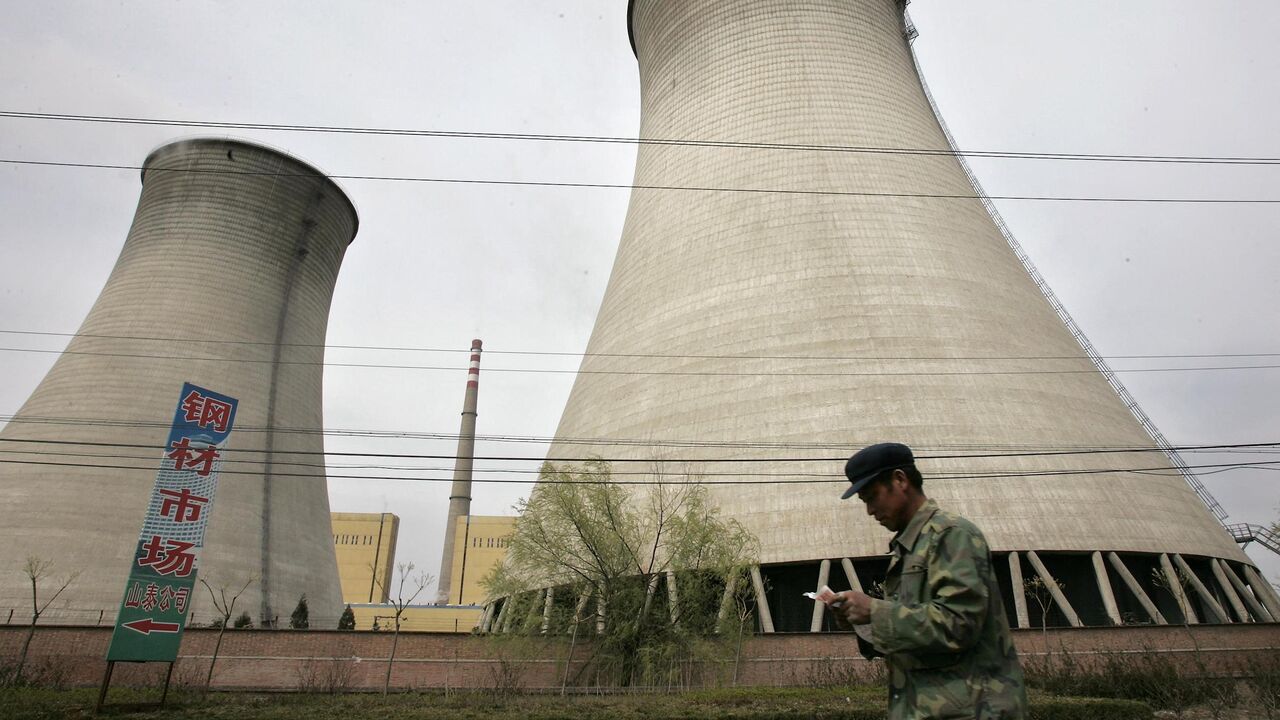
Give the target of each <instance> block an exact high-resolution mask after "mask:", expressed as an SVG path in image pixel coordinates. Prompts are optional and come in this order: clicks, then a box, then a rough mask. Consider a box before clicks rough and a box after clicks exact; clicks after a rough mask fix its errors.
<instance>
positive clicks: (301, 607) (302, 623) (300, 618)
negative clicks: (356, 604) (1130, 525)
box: [289, 594, 350, 630]
mask: <svg viewBox="0 0 1280 720" xmlns="http://www.w3.org/2000/svg"><path fill="white" fill-rule="evenodd" d="M348 607H350V606H348ZM307 614H308V612H307V596H306V595H305V594H303V596H302V597H300V598H298V606H297V607H295V608H294V609H293V614H292V615H290V616H289V627H291V628H293V629H294V630H306V629H307V627H308V626H309V625H310V624H311V623H310V622H309V621H308V619H307Z"/></svg>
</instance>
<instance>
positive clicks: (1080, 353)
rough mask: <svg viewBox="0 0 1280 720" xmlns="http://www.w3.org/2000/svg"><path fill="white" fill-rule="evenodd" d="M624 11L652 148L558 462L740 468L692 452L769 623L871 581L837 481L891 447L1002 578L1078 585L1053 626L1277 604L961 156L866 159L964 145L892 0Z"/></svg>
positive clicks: (629, 468) (867, 538)
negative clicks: (925, 78)
mask: <svg viewBox="0 0 1280 720" xmlns="http://www.w3.org/2000/svg"><path fill="white" fill-rule="evenodd" d="M630 23H631V31H632V41H633V44H634V48H635V51H636V55H637V58H638V60H639V68H640V84H641V99H642V117H641V127H640V136H641V137H642V138H643V139H645V140H648V141H651V142H646V143H643V144H641V146H640V147H639V150H638V158H637V165H636V173H635V184H636V185H637V186H638V187H637V189H635V190H634V191H633V192H632V197H631V204H630V208H629V210H628V213H627V218H626V224H625V226H624V229H623V233H622V239H621V242H620V245H619V247H618V253H617V257H616V260H615V262H614V266H613V273H612V276H611V277H610V279H609V284H608V287H607V290H606V291H605V296H604V299H603V302H602V305H601V307H600V311H599V316H598V317H597V319H596V324H595V328H594V331H593V333H592V335H591V340H590V342H589V345H588V348H587V356H586V357H585V359H584V360H583V362H582V365H581V369H580V374H579V375H578V377H577V380H576V382H575V384H574V387H573V391H572V394H571V395H570V398H569V401H568V404H567V407H566V409H565V411H564V415H563V417H562V419H561V422H560V426H559V429H558V431H557V438H558V439H559V441H560V442H559V443H558V444H557V445H555V446H553V449H552V451H551V454H550V457H551V458H552V459H553V460H554V459H557V458H561V459H563V458H578V457H583V456H584V455H586V454H588V453H592V452H593V453H595V454H598V455H600V456H602V457H605V458H613V459H627V458H630V459H635V460H640V461H649V460H652V459H654V458H657V459H663V460H668V461H670V463H669V464H668V465H667V468H668V470H669V471H671V472H679V471H682V470H683V468H684V467H685V463H684V461H685V460H688V459H693V460H705V459H726V460H732V461H734V462H723V463H701V462H693V463H689V464H688V466H689V467H692V468H694V469H695V470H700V471H701V472H703V473H704V479H705V480H707V481H723V480H740V481H742V482H743V483H751V482H755V483H759V484H735V485H711V486H710V487H711V492H712V494H713V496H714V498H715V500H716V501H717V502H718V504H719V506H720V507H721V508H722V510H723V512H724V513H725V514H726V515H728V516H731V517H734V518H737V519H739V520H740V521H742V522H743V523H745V524H746V525H747V527H748V528H749V529H751V530H752V531H754V533H755V534H756V535H757V536H758V538H759V540H760V543H761V547H762V552H763V556H762V558H761V561H762V566H763V567H762V570H763V579H764V581H765V582H764V583H757V584H758V585H761V586H763V587H767V588H768V589H767V590H766V591H764V592H762V593H759V598H758V599H759V600H760V602H761V603H762V604H766V605H767V609H769V610H771V611H772V612H771V618H770V617H769V615H770V613H766V612H763V611H762V613H761V615H762V616H763V617H762V622H761V624H762V625H763V626H764V627H765V629H766V630H767V629H769V628H770V627H771V626H776V628H777V629H778V630H784V629H789V630H808V629H811V628H812V629H818V627H819V625H820V623H821V615H820V614H817V613H814V612H813V604H812V602H811V601H806V600H804V599H803V598H801V597H800V594H799V593H800V592H801V591H802V590H811V589H813V588H814V587H816V586H817V585H820V584H822V582H829V583H830V585H831V586H832V587H834V588H836V589H841V588H848V587H850V585H851V584H855V583H856V584H861V585H867V584H869V583H870V582H872V581H874V579H875V577H876V574H877V573H878V572H879V573H882V572H883V569H884V566H885V552H886V551H887V541H888V539H889V535H888V533H887V532H886V531H884V530H883V529H882V528H880V527H879V526H878V525H876V524H875V523H874V522H873V521H872V520H871V519H870V518H868V517H867V516H866V515H865V514H864V508H863V505H862V504H861V503H860V502H858V501H857V500H851V501H847V502H841V501H840V500H839V499H838V498H839V494H840V492H841V491H842V490H843V489H844V488H845V487H847V484H846V483H845V481H844V479H843V476H842V475H841V470H842V468H843V458H845V457H847V456H848V455H849V454H850V453H851V452H852V451H854V450H856V449H857V448H859V447H861V446H863V445H866V444H869V443H873V442H881V441H900V442H905V443H908V444H910V445H912V446H913V447H914V448H915V449H916V451H917V455H918V456H920V458H921V459H920V462H919V465H920V467H921V469H922V471H923V472H924V474H925V477H926V483H925V489H926V491H927V492H928V493H929V494H930V495H931V496H932V497H935V498H937V499H938V500H939V501H940V502H941V504H942V505H943V506H945V507H948V508H950V509H954V510H956V511H958V512H960V513H963V514H964V515H966V516H968V517H969V518H971V519H973V520H974V521H975V522H976V523H977V524H978V525H979V526H980V527H981V528H983V529H984V530H985V532H986V534H987V537H988V539H989V540H990V542H991V544H992V546H993V549H994V550H995V551H997V553H998V558H999V566H1000V568H1001V572H1002V574H1003V582H1004V584H1005V587H1006V590H1007V591H1011V590H1012V589H1013V588H1014V587H1016V588H1017V589H1018V590H1021V588H1022V583H1023V581H1025V580H1030V579H1031V578H1034V577H1036V576H1040V577H1042V578H1045V579H1046V582H1050V581H1051V580H1052V581H1056V582H1057V583H1061V584H1064V585H1065V586H1066V590H1067V592H1066V595H1065V596H1064V598H1063V599H1062V601H1061V602H1056V601H1055V602H1052V603H1050V605H1051V607H1052V609H1051V610H1049V611H1048V615H1049V617H1048V620H1049V623H1050V624H1054V623H1055V622H1057V623H1061V624H1066V623H1068V622H1070V623H1072V624H1076V623H1077V622H1081V623H1083V624H1107V623H1120V622H1163V621H1164V620H1165V619H1168V620H1170V621H1174V622H1176V621H1179V620H1180V617H1181V613H1185V614H1187V615H1188V616H1193V619H1199V620H1201V621H1215V620H1218V621H1235V620H1237V619H1240V618H1241V617H1252V618H1254V619H1263V618H1266V617H1268V616H1269V612H1270V611H1268V610H1267V609H1266V608H1265V606H1264V605H1263V602H1273V603H1274V601H1275V599H1274V597H1273V596H1268V597H1262V596H1263V595H1265V594H1266V592H1267V590H1266V589H1265V588H1261V587H1260V581H1259V579H1258V578H1257V576H1256V571H1255V570H1254V568H1253V567H1252V566H1251V565H1250V563H1249V560H1248V558H1247V557H1246V556H1245V555H1244V554H1243V553H1242V552H1241V551H1240V549H1239V548H1238V547H1237V546H1236V544H1235V542H1234V541H1233V539H1232V537H1231V536H1230V535H1229V534H1228V533H1227V532H1226V531H1224V528H1223V527H1222V525H1221V524H1220V523H1219V522H1218V520H1217V519H1216V518H1215V517H1214V515H1213V514H1212V513H1211V512H1209V511H1208V510H1207V509H1206V506H1205V504H1204V503H1203V502H1202V501H1201V500H1200V499H1199V498H1198V497H1197V495H1196V494H1195V492H1193V490H1192V489H1191V488H1190V487H1189V486H1188V482H1187V480H1185V479H1184V478H1183V477H1182V476H1180V474H1179V473H1178V472H1177V471H1176V470H1175V469H1174V468H1173V467H1172V465H1171V464H1170V460H1169V459H1168V458H1167V457H1165V456H1164V455H1163V453H1161V452H1159V451H1155V443H1154V442H1153V440H1152V437H1151V436H1150V435H1149V434H1148V433H1147V432H1146V431H1145V430H1144V428H1143V426H1142V424H1140V422H1139V421H1138V420H1136V419H1135V416H1134V414H1133V413H1132V412H1131V411H1130V409H1129V408H1128V407H1127V405H1126V403H1125V402H1123V401H1122V400H1121V399H1120V397H1119V396H1118V395H1117V392H1116V391H1115V390H1113V389H1112V387H1110V386H1109V384H1108V380H1107V378H1106V377H1105V376H1104V375H1103V373H1101V372H1099V371H1098V369H1097V368H1096V367H1095V365H1094V364H1093V363H1092V361H1091V360H1090V358H1089V356H1088V354H1087V353H1086V352H1085V351H1084V350H1083V349H1082V346H1081V343H1080V342H1079V341H1077V339H1076V338H1075V337H1074V336H1073V334H1072V332H1071V331H1070V330H1069V329H1068V327H1067V325H1066V324H1065V323H1064V319H1063V318H1062V317H1060V316H1059V315H1058V313H1057V312H1056V311H1055V309H1054V307H1053V305H1052V304H1051V303H1050V302H1049V301H1048V300H1047V298H1046V296H1045V293H1044V292H1043V291H1042V290H1041V288H1040V287H1039V286H1038V285H1037V283H1036V282H1035V281H1034V280H1033V278H1032V277H1031V275H1030V274H1029V271H1028V268H1027V267H1024V265H1023V263H1022V262H1021V261H1020V259H1019V257H1018V255H1017V254H1016V253H1015V252H1014V250H1013V249H1012V248H1011V246H1010V243H1009V241H1007V240H1006V239H1005V237H1004V236H1003V235H1002V233H1001V231H1000V230H999V228H998V227H997V225H996V223H995V221H994V220H993V218H992V216H991V215H990V214H989V213H988V212H987V210H986V209H985V208H984V206H983V204H982V203H981V202H980V201H978V200H975V199H972V198H973V197H974V195H975V188H974V186H973V185H972V184H971V182H970V180H969V178H968V176H967V174H966V171H965V168H964V167H963V166H962V165H961V163H960V162H959V161H958V160H957V158H956V157H954V156H953V155H951V154H948V153H947V152H942V153H936V152H935V153H933V154H909V153H900V152H868V151H865V149H872V148H899V149H924V150H933V151H949V150H950V145H949V140H948V138H947V136H946V133H945V132H944V130H943V129H942V127H941V126H940V123H939V120H938V119H937V117H936V116H935V114H934V111H933V109H932V107H931V103H930V100H929V98H928V96H927V94H926V92H925V91H924V88H923V87H922V83H921V80H920V78H919V76H918V75H917V70H916V66H915V62H914V58H913V55H912V52H911V49H910V37H909V35H910V34H911V29H910V28H909V25H908V23H907V22H906V20H905V18H904V13H903V6H902V4H901V2H896V1H895V0H810V1H808V2H803V3H799V2H791V1H790V0H742V1H740V2H714V1H713V0H698V1H694V0H678V1H677V0H635V1H634V2H633V3H632V7H631V10H630ZM652 141H657V142H652ZM662 141H695V142H694V144H691V143H688V142H662ZM766 144H767V145H775V147H765V145H766ZM778 144H781V145H789V146H828V149H826V150H823V149H803V148H794V147H792V148H791V149H783V148H778V147H776V145H778ZM833 147H834V148H839V149H831V148H833ZM857 148H862V149H864V150H857ZM571 439H572V440H575V441H580V440H583V439H600V442H599V443H598V444H595V445H586V446H584V445H582V444H578V443H576V442H575V443H569V442H565V441H568V440H571ZM1116 448H1130V449H1135V450H1136V451H1135V452H1127V453H1117V452H1107V453H1092V454H1083V453H1073V452H1072V451H1074V450H1091V449H1116ZM1039 451H1056V452H1057V453H1059V454H1040V452H1039ZM1063 453H1065V454H1063ZM966 456H969V457H966ZM807 458H821V460H819V461H808V462H806V461H804V460H805V459H807ZM742 461H748V462H742ZM751 461H763V462H751ZM648 467H650V464H649V463H648V462H618V463H615V464H614V469H615V472H620V473H621V472H628V473H630V472H640V471H644V470H646V469H647V468H648ZM1117 469H1147V470H1146V471H1144V472H1117V471H1115V470H1117ZM1064 473H1066V474H1064ZM966 475H975V476H977V477H965V476H966ZM769 481H778V482H769ZM823 481H825V482H823ZM781 483H790V484H781ZM1223 561H1225V562H1223ZM1184 566H1185V567H1186V568H1190V570H1188V571H1185V572H1183V573H1181V575H1182V576H1185V577H1180V578H1179V576H1180V573H1179V569H1180V568H1183V567H1184ZM1153 573H1159V577H1160V578H1169V577H1171V576H1172V577H1175V578H1179V581H1178V582H1175V585H1178V586H1180V587H1183V588H1185V591H1182V592H1180V591H1177V590H1176V589H1175V590H1174V591H1170V590H1169V589H1168V588H1162V587H1161V585H1162V583H1164V584H1166V585H1167V584H1168V583H1167V581H1166V580H1161V581H1158V582H1156V581H1153V578H1155V577H1157V576H1156V575H1153ZM1250 582H1252V583H1253V584H1254V586H1255V587H1254V588H1249V587H1247V585H1248V584H1249V583H1250ZM1197 583H1199V586H1197ZM1254 595H1257V596H1259V597H1255V596H1254ZM1007 598H1012V599H1011V600H1010V605H1009V610H1010V614H1011V615H1014V614H1015V613H1016V614H1017V621H1018V624H1020V625H1023V626H1026V625H1028V623H1034V624H1037V625H1038V624H1039V623H1038V621H1037V617H1038V615H1037V612H1036V610H1035V608H1034V607H1033V608H1032V609H1031V610H1029V611H1028V610H1027V608H1026V604H1027V603H1026V600H1027V598H1026V597H1025V596H1024V594H1023V593H1022V592H1008V595H1007ZM1148 601H1150V602H1148ZM1215 606H1216V607H1215ZM1239 608H1243V616H1242V615H1241V612H1239V611H1238V609H1239ZM762 610H764V608H762ZM1028 613H1030V614H1028ZM1215 613H1216V614H1215ZM1219 615H1222V616H1223V617H1221V618H1220V617H1219ZM1157 616H1159V619H1157ZM770 620H771V622H770Z"/></svg>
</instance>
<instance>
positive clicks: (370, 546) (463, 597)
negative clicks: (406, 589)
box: [332, 513, 516, 632]
mask: <svg viewBox="0 0 1280 720" xmlns="http://www.w3.org/2000/svg"><path fill="white" fill-rule="evenodd" d="M515 521H516V519H515V518H514V517H508V516H492V515H467V516H463V517H461V518H459V519H458V523H457V527H456V531H455V535H454V543H453V568H454V570H453V572H454V575H455V577H456V582H455V583H452V584H451V585H452V587H450V588H449V596H448V597H449V603H448V604H447V605H428V604H422V605H409V606H408V607H406V608H405V609H404V613H403V614H402V615H401V616H400V630H401V631H404V632H470V631H471V630H472V629H473V628H474V627H476V625H478V624H479V622H480V616H481V614H482V613H483V612H484V602H485V600H486V596H487V593H486V591H485V589H484V586H483V585H482V584H481V581H482V580H483V579H484V578H485V576H487V575H488V574H489V571H490V570H492V569H493V567H494V566H495V565H497V564H498V563H500V562H502V561H503V560H504V559H505V558H506V555H507V544H508V542H509V541H510V538H511V534H512V533H513V532H514V531H515ZM332 523H333V545H334V551H335V552H336V553H337V556H338V576H339V579H340V580H341V582H342V599H343V602H345V603H347V604H349V605H350V606H351V610H352V612H353V613H355V619H356V629H357V630H372V629H378V630H391V629H392V628H394V627H395V613H396V610H395V607H394V606H393V605H392V604H390V602H389V599H390V598H389V596H388V589H389V587H390V586H391V582H389V580H394V574H395V551H396V535H397V533H398V532H399V529H400V519H399V518H398V517H396V516H395V515H393V514H391V513H332ZM374 568H377V577H376V578H375V577H374Z"/></svg>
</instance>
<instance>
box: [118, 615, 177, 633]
mask: <svg viewBox="0 0 1280 720" xmlns="http://www.w3.org/2000/svg"><path fill="white" fill-rule="evenodd" d="M124 626H125V627H127V628H129V629H130V630H133V631H135V632H140V633H142V634H143V635H150V634H151V633H153V632H162V633H176V632H178V623H167V622H156V621H155V620H152V619H151V618H142V619H141V620H134V621H133V622H127V623H124Z"/></svg>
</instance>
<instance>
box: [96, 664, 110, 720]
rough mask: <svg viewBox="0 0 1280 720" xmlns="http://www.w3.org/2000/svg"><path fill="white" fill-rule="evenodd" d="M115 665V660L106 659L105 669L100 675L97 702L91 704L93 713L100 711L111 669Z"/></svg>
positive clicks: (108, 683)
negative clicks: (100, 684) (100, 686)
mask: <svg viewBox="0 0 1280 720" xmlns="http://www.w3.org/2000/svg"><path fill="white" fill-rule="evenodd" d="M115 667H116V661H115V660H108V661H107V671H106V672H105V673H104V674H103V675H102V688H101V689H99V690H98V704H97V705H94V706H93V714H94V715H97V714H98V713H100V712H102V703H103V702H105V701H106V699H107V686H108V685H110V684H111V671H112V670H114V669H115Z"/></svg>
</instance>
